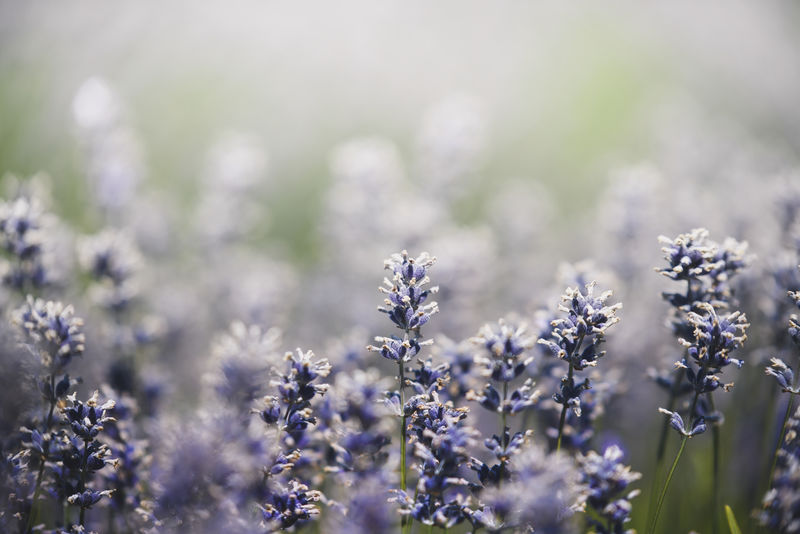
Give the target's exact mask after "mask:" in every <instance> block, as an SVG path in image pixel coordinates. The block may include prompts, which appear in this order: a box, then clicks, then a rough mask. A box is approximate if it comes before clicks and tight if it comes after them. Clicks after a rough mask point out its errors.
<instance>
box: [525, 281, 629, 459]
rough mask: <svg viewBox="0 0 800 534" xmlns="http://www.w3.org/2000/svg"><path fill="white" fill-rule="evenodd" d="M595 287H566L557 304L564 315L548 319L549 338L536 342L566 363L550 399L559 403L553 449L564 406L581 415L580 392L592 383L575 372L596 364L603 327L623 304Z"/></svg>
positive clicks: (613, 321)
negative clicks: (549, 327)
mask: <svg viewBox="0 0 800 534" xmlns="http://www.w3.org/2000/svg"><path fill="white" fill-rule="evenodd" d="M594 287H595V283H594V282H590V283H588V284H586V292H585V293H584V292H582V291H581V290H580V289H579V288H577V287H576V288H570V287H568V288H567V289H566V291H565V292H564V295H563V296H562V297H561V304H560V305H559V310H561V311H562V312H564V313H565V314H566V315H564V316H562V317H560V318H558V319H555V320H554V321H553V322H552V323H551V324H552V326H553V329H552V331H551V332H550V337H549V338H545V339H539V343H541V344H543V345H545V346H546V347H548V348H549V349H550V351H551V352H552V353H553V354H554V355H556V356H557V357H558V358H559V359H562V360H564V361H566V362H567V363H568V364H569V367H568V371H567V374H565V375H564V376H563V377H562V378H561V384H560V386H559V390H558V391H557V392H556V393H555V394H554V395H553V400H555V401H556V403H557V404H560V405H561V416H560V418H559V423H558V435H557V439H556V450H559V449H560V448H561V441H562V438H563V436H564V425H565V423H566V418H567V410H568V409H572V411H573V412H574V413H575V415H576V416H580V415H581V394H582V393H583V392H584V391H585V390H587V389H589V388H590V387H591V386H590V381H589V378H588V377H587V378H584V379H583V380H580V379H578V380H577V381H576V377H575V373H576V372H579V371H583V370H584V369H586V368H587V367H590V366H594V365H597V361H598V360H599V359H600V358H601V357H603V356H604V355H605V352H604V351H599V350H598V347H599V346H600V345H601V344H602V343H603V341H605V333H606V330H608V329H609V328H610V327H611V326H613V325H615V324H616V323H618V322H619V317H617V315H616V314H617V311H618V310H619V309H620V308H622V304H621V303H616V304H612V305H606V301H607V300H608V299H609V297H611V294H612V293H611V291H605V292H603V293H601V294H600V295H595V294H594Z"/></svg>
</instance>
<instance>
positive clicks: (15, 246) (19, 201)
mask: <svg viewBox="0 0 800 534" xmlns="http://www.w3.org/2000/svg"><path fill="white" fill-rule="evenodd" d="M44 222H45V214H44V212H43V210H42V207H41V205H40V203H39V201H38V200H37V199H36V198H35V197H33V198H28V197H26V196H20V197H18V198H16V199H15V200H12V201H5V200H2V201H0V248H1V249H2V250H3V251H4V252H5V253H6V257H7V259H4V260H3V263H2V264H1V265H0V272H1V273H2V281H3V285H6V286H8V287H11V288H14V289H16V290H19V291H25V290H26V289H35V288H40V287H42V286H44V285H45V284H46V283H47V282H48V273H47V269H46V267H45V264H44V261H43V252H44V251H43V242H44V235H45V234H44V232H43V230H42V226H43V224H44Z"/></svg>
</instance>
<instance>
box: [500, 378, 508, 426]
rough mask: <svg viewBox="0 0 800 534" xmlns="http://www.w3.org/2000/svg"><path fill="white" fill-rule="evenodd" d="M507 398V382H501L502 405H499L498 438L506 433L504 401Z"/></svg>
mask: <svg viewBox="0 0 800 534" xmlns="http://www.w3.org/2000/svg"><path fill="white" fill-rule="evenodd" d="M507 398H508V382H503V403H502V404H501V405H500V414H501V415H500V420H501V424H502V428H501V429H500V436H501V437H502V436H503V434H505V433H506V399H507Z"/></svg>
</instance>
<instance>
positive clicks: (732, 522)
mask: <svg viewBox="0 0 800 534" xmlns="http://www.w3.org/2000/svg"><path fill="white" fill-rule="evenodd" d="M725 517H727V518H728V528H730V529H731V534H742V529H740V528H739V524H738V523H737V522H736V517H734V515H733V510H731V507H730V506H728V505H727V504H726V505H725Z"/></svg>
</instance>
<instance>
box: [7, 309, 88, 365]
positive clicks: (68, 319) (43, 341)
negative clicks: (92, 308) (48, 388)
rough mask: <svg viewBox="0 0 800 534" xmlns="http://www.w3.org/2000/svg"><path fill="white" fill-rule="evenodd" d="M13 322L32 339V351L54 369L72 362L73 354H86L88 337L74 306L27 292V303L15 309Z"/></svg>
mask: <svg viewBox="0 0 800 534" xmlns="http://www.w3.org/2000/svg"><path fill="white" fill-rule="evenodd" d="M13 320H14V322H15V323H16V324H17V325H18V326H19V327H20V328H21V329H22V330H23V331H24V332H25V334H27V337H28V339H30V340H31V341H32V342H33V343H32V344H31V345H29V346H30V349H31V351H32V352H35V353H36V354H38V355H39V357H40V358H41V361H42V365H43V366H44V367H45V368H47V369H49V370H50V371H51V372H52V373H55V372H58V371H60V370H62V369H63V368H64V367H66V366H67V365H69V363H70V362H71V361H72V358H74V357H75V356H80V355H81V354H83V350H84V347H85V345H84V343H85V341H86V337H85V336H84V334H83V330H82V326H83V320H82V319H80V318H79V317H75V315H74V309H73V308H72V306H69V305H66V306H65V305H64V304H62V303H61V302H53V301H44V300H42V299H34V298H33V297H31V296H28V299H27V300H26V302H25V304H23V305H22V306H21V307H20V308H19V309H17V310H16V311H15V312H14V315H13Z"/></svg>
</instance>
